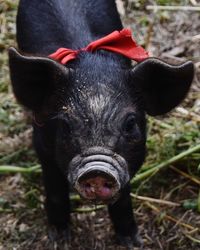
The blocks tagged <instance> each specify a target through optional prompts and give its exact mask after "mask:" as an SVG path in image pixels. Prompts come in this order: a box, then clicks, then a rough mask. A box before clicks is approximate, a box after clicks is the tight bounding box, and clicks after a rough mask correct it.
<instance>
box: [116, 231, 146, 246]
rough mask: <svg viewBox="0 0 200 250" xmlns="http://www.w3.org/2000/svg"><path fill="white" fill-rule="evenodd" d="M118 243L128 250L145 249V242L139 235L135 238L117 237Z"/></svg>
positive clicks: (134, 236)
mask: <svg viewBox="0 0 200 250" xmlns="http://www.w3.org/2000/svg"><path fill="white" fill-rule="evenodd" d="M117 242H118V244H119V245H121V246H124V247H126V248H127V250H133V249H134V247H137V248H139V249H140V250H142V249H143V242H142V239H141V237H140V235H139V234H135V235H133V236H123V235H119V234H118V235H117Z"/></svg>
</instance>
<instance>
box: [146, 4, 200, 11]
mask: <svg viewBox="0 0 200 250" xmlns="http://www.w3.org/2000/svg"><path fill="white" fill-rule="evenodd" d="M146 9H147V10H154V11H158V10H171V11H176V10H185V11H200V6H161V5H147V7H146Z"/></svg>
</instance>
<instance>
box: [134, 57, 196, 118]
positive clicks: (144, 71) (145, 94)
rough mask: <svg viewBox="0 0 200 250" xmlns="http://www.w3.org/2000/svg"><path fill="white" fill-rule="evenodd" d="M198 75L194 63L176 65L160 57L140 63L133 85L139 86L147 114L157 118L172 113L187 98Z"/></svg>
mask: <svg viewBox="0 0 200 250" xmlns="http://www.w3.org/2000/svg"><path fill="white" fill-rule="evenodd" d="M193 76H194V66H193V63H192V62H190V61H188V62H186V63H183V64H181V65H178V66H175V65H170V64H168V63H165V62H163V61H161V60H159V59H156V58H149V59H146V60H145V61H143V62H141V63H139V64H137V65H136V66H135V67H134V68H133V70H132V73H131V78H132V80H131V82H132V83H133V84H134V85H136V86H137V89H138V90H139V92H140V94H141V96H142V99H143V101H144V105H145V109H146V112H147V113H148V114H149V115H152V116H156V115H162V114H165V113H167V112H169V111H170V110H171V109H173V108H174V107H176V106H177V105H178V104H179V103H180V102H181V101H182V100H183V99H184V97H185V96H186V94H187V92H188V90H189V88H190V85H191V83H192V80H193Z"/></svg>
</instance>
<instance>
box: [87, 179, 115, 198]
mask: <svg viewBox="0 0 200 250" xmlns="http://www.w3.org/2000/svg"><path fill="white" fill-rule="evenodd" d="M114 184H115V183H114V182H113V181H111V180H107V179H106V178H104V177H101V176H96V177H94V178H89V179H86V180H84V181H83V182H82V190H83V192H84V194H85V195H84V196H85V198H88V199H102V200H104V199H110V198H111V197H112V196H113V188H114V186H115V185H114Z"/></svg>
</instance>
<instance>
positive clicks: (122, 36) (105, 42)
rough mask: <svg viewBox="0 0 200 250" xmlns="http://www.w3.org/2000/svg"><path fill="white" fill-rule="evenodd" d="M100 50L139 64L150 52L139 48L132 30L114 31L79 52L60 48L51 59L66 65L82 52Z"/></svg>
mask: <svg viewBox="0 0 200 250" xmlns="http://www.w3.org/2000/svg"><path fill="white" fill-rule="evenodd" d="M99 49H104V50H109V51H112V52H116V53H119V54H121V55H123V56H125V57H128V58H130V59H132V60H135V61H137V62H140V61H143V60H144V59H146V58H148V57H149V54H148V52H147V51H146V50H144V49H143V48H142V47H141V46H138V45H137V44H136V42H135V41H134V40H133V38H132V36H131V30H129V29H123V30H121V31H114V32H112V33H111V34H109V35H107V36H105V37H103V38H100V39H98V40H96V41H94V42H91V43H90V44H89V45H88V46H87V47H85V48H82V49H79V50H72V49H67V48H60V49H58V50H57V51H56V52H55V53H53V54H51V55H49V57H50V58H52V59H55V60H57V61H59V62H60V63H62V64H66V63H68V62H69V61H71V60H73V59H75V58H76V57H77V55H78V53H79V52H81V51H89V52H94V51H96V50H99Z"/></svg>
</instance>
